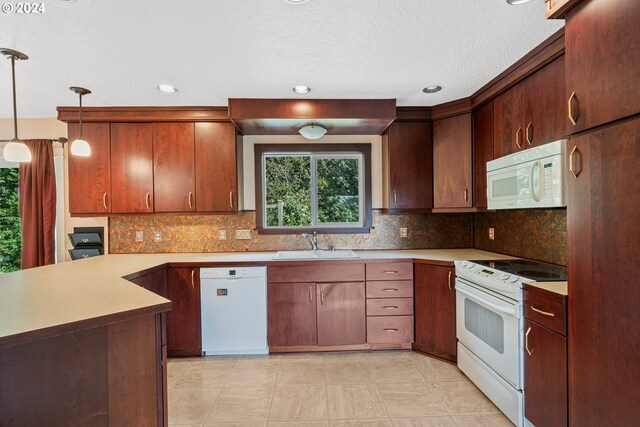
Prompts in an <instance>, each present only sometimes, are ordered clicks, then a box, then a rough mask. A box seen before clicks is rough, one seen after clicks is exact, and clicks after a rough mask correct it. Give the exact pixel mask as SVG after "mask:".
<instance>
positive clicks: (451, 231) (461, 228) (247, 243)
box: [109, 210, 473, 254]
mask: <svg viewBox="0 0 640 427" xmlns="http://www.w3.org/2000/svg"><path fill="white" fill-rule="evenodd" d="M255 224H256V216H255V212H254V211H247V212H242V213H239V214H237V215H135V216H116V217H111V218H110V220H109V245H110V249H109V252H110V253H120V254H123V253H154V252H164V253H166V252H242V251H255V252H260V251H277V250H299V249H309V248H310V247H309V242H308V241H307V240H306V239H304V238H302V237H301V236H300V235H259V234H258V233H257V231H255V230H254V227H255ZM373 227H374V228H373V229H372V230H371V232H370V233H368V234H323V235H318V244H319V246H320V248H323V249H324V248H328V247H331V246H334V247H335V248H336V249H418V248H421V249H427V248H468V247H471V246H472V245H473V241H472V236H473V215H472V214H446V215H443V214H393V215H391V214H387V213H384V212H382V211H377V210H374V211H373ZM401 227H406V228H407V229H408V233H407V237H400V228H401ZM221 230H226V235H227V236H226V237H227V238H226V240H221V239H219V235H220V233H219V231H221ZM236 230H249V234H250V239H248V240H240V239H236ZM140 231H142V235H143V241H142V242H136V232H140ZM157 231H160V232H161V234H162V240H161V241H160V242H155V241H154V236H155V234H156V232H157Z"/></svg>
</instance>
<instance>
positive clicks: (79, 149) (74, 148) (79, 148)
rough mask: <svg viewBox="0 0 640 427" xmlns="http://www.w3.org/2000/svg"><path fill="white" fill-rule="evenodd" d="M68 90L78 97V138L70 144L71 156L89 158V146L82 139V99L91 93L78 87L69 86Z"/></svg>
mask: <svg viewBox="0 0 640 427" xmlns="http://www.w3.org/2000/svg"><path fill="white" fill-rule="evenodd" d="M69 90H71V92H74V93H77V94H78V96H79V97H80V137H79V138H78V139H76V140H75V141H73V142H72V143H71V154H73V155H74V156H78V157H89V156H90V155H91V146H90V145H89V143H88V142H87V141H85V140H84V139H82V97H83V96H84V95H89V94H90V93H91V91H90V90H89V89H85V88H83V87H78V86H71V87H70V88H69Z"/></svg>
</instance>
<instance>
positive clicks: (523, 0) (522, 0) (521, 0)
mask: <svg viewBox="0 0 640 427" xmlns="http://www.w3.org/2000/svg"><path fill="white" fill-rule="evenodd" d="M528 1H530V0H507V3H509V4H510V5H512V6H515V5H518V4H524V3H527V2H528Z"/></svg>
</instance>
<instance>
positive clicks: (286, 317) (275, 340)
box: [267, 283, 318, 347]
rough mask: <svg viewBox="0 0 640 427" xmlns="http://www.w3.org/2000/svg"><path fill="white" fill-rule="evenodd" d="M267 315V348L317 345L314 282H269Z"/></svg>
mask: <svg viewBox="0 0 640 427" xmlns="http://www.w3.org/2000/svg"><path fill="white" fill-rule="evenodd" d="M267 313H268V336H269V347H296V346H314V345H316V344H317V343H318V339H317V328H316V285H315V283H269V284H268V286H267Z"/></svg>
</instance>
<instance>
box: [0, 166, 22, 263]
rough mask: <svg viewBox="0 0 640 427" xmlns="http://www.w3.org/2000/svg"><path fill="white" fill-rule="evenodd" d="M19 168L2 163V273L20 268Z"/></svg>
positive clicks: (0, 229)
mask: <svg viewBox="0 0 640 427" xmlns="http://www.w3.org/2000/svg"><path fill="white" fill-rule="evenodd" d="M21 250H22V239H21V235H20V213H19V207H18V168H16V167H4V165H2V164H0V274H2V273H9V272H11V271H18V270H20V261H21Z"/></svg>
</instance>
